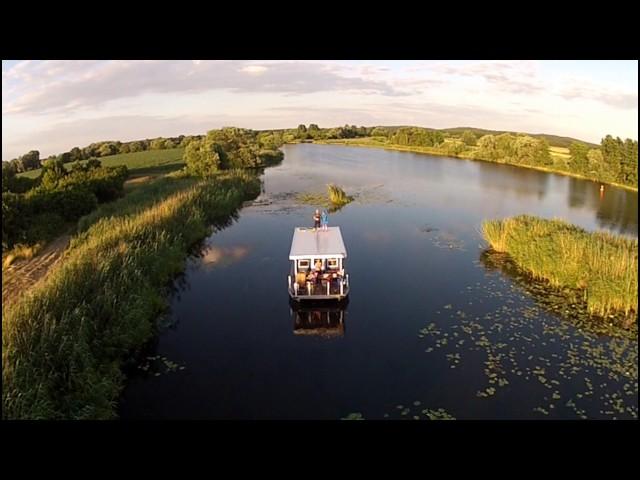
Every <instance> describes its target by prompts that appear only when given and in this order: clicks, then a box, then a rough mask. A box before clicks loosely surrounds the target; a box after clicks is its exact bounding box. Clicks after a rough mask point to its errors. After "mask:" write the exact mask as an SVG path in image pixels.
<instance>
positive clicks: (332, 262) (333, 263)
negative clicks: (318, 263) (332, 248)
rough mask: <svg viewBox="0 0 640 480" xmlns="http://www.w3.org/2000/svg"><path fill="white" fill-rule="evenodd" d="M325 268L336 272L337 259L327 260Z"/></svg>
mask: <svg viewBox="0 0 640 480" xmlns="http://www.w3.org/2000/svg"><path fill="white" fill-rule="evenodd" d="M327 267H328V268H330V269H331V270H337V269H338V259H337V258H329V259H328V260H327Z"/></svg>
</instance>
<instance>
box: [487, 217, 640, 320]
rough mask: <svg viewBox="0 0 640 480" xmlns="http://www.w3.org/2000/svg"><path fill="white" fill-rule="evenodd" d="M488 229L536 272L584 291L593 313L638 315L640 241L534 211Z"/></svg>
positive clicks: (499, 247) (499, 245) (499, 246)
mask: <svg viewBox="0 0 640 480" xmlns="http://www.w3.org/2000/svg"><path fill="white" fill-rule="evenodd" d="M482 233H483V235H484V238H485V239H486V240H487V241H488V242H489V244H490V245H491V247H492V248H493V249H494V250H496V251H499V252H506V253H508V254H509V255H510V256H511V257H512V258H513V260H514V261H515V262H516V264H518V265H519V266H520V267H521V268H523V269H525V270H526V271H528V272H530V273H531V274H532V275H533V276H534V277H536V278H541V279H545V280H547V281H548V282H549V283H550V284H551V285H553V286H556V287H569V288H574V289H578V290H580V291H582V292H583V294H584V299H585V300H586V302H587V306H588V309H589V312H591V314H595V315H600V316H606V315H609V314H613V313H616V312H622V313H625V314H627V315H636V316H637V311H638V241H637V240H634V239H630V238H626V237H623V236H618V235H612V234H610V233H606V232H595V233H590V232H587V231H585V230H583V229H581V228H579V227H576V226H574V225H571V224H569V223H566V222H564V221H562V220H556V219H554V220H546V219H541V218H537V217H533V216H528V215H520V216H518V217H512V218H506V219H503V220H490V221H485V222H484V223H483V224H482Z"/></svg>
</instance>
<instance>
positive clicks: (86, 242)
mask: <svg viewBox="0 0 640 480" xmlns="http://www.w3.org/2000/svg"><path fill="white" fill-rule="evenodd" d="M259 192H260V186H259V180H258V179H257V178H256V176H254V175H250V174H248V173H245V172H229V173H224V174H218V175H216V176H215V177H214V178H212V179H209V180H198V179H195V178H191V177H187V178H179V177H174V178H162V179H160V180H158V181H156V182H152V183H150V184H149V185H145V186H140V187H138V189H137V190H136V191H135V192H132V193H131V194H130V195H127V196H126V197H124V198H122V199H120V200H117V201H116V202H112V203H110V204H106V205H105V206H104V211H103V210H101V209H98V210H96V211H95V212H94V213H92V215H91V218H90V219H86V220H85V221H81V222H80V225H79V227H80V231H81V232H82V233H80V234H79V235H78V236H76V237H75V238H73V239H72V240H71V246H70V248H69V249H68V250H67V252H66V253H65V259H64V262H59V263H58V264H57V265H56V267H55V268H54V269H53V270H52V271H51V272H50V273H49V275H48V276H47V277H46V278H45V279H44V280H43V281H42V282H40V283H38V284H37V285H35V286H34V288H33V290H32V291H31V292H29V294H28V295H25V296H24V297H23V298H22V299H20V300H19V301H18V302H16V303H15V304H13V305H11V307H10V308H7V309H5V308H4V305H3V316H2V329H3V335H2V367H3V368H2V379H3V389H2V401H3V410H2V411H3V414H2V416H3V418H10V419H105V418H113V417H114V416H115V412H114V407H115V404H116V401H117V398H118V396H119V394H120V391H121V388H122V385H123V382H124V376H123V374H122V373H121V368H122V366H123V365H124V363H125V361H126V360H127V358H128V357H129V356H130V354H131V352H132V351H134V350H136V349H137V348H139V347H141V346H142V345H143V344H144V343H145V342H146V341H147V340H148V339H149V338H150V337H151V335H152V334H153V333H154V323H153V322H154V320H155V319H156V317H157V316H158V315H159V314H160V313H161V312H162V311H163V310H164V309H165V308H166V306H167V300H166V298H165V295H164V293H165V290H166V287H167V285H168V283H169V282H170V280H171V279H172V278H173V277H174V276H175V275H176V274H177V273H179V272H180V271H182V270H183V268H184V260H185V258H186V257H187V255H188V254H189V251H190V249H191V247H192V246H193V245H194V244H195V243H196V242H198V241H199V240H201V239H202V238H204V237H205V236H206V235H207V234H208V233H209V232H210V225H211V224H212V223H217V222H223V221H226V220H228V219H229V217H230V216H232V215H233V214H234V213H235V212H236V211H237V209H238V208H239V207H240V206H241V205H242V203H243V202H244V201H245V200H248V199H251V198H255V197H256V196H257V195H258V194H259Z"/></svg>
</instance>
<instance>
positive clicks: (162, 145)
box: [2, 135, 202, 176]
mask: <svg viewBox="0 0 640 480" xmlns="http://www.w3.org/2000/svg"><path fill="white" fill-rule="evenodd" d="M201 137H202V135H179V136H177V137H168V138H165V137H158V138H153V139H144V140H133V141H131V142H120V141H104V142H94V143H92V144H90V145H87V146H86V147H83V148H80V147H74V148H72V149H71V150H69V151H68V152H63V153H60V154H58V155H50V156H49V157H47V158H46V159H44V160H42V159H40V152H39V151H38V150H31V151H30V152H28V153H25V154H24V155H22V156H20V157H17V158H14V159H13V160H10V161H8V162H5V161H3V162H2V172H3V176H4V174H5V170H7V171H12V172H13V173H22V172H28V171H29V170H37V169H38V168H42V165H43V163H44V162H46V161H53V160H59V161H61V162H62V163H71V162H77V161H80V160H89V159H91V158H100V157H107V156H109V155H118V154H121V153H134V152H143V151H146V150H167V149H171V148H183V147H186V145H187V144H188V143H189V142H191V141H192V140H197V139H200V138H201Z"/></svg>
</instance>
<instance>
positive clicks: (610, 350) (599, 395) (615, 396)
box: [407, 256, 638, 419]
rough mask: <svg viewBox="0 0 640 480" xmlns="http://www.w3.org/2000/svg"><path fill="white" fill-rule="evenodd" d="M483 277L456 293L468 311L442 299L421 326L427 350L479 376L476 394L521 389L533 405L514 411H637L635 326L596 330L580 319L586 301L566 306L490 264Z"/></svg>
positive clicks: (618, 414) (560, 414) (544, 288)
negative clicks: (435, 313) (469, 307)
mask: <svg viewBox="0 0 640 480" xmlns="http://www.w3.org/2000/svg"><path fill="white" fill-rule="evenodd" d="M503 257H504V256H503ZM483 263H489V264H491V265H494V264H492V263H491V262H488V260H487V259H486V258H485V259H484V262H483ZM486 276H487V277H488V279H489V281H488V282H487V283H486V284H482V285H481V284H480V283H479V282H478V283H477V284H475V285H474V286H470V287H471V288H469V287H467V288H465V289H464V290H463V291H461V292H460V293H461V294H464V295H465V300H468V301H467V302H466V303H473V304H474V305H475V306H474V311H473V313H471V312H465V311H464V309H465V308H466V306H464V305H460V306H457V305H456V306H454V305H451V304H447V305H444V306H443V307H442V308H441V309H438V312H440V314H439V317H437V318H434V319H433V320H432V321H430V322H429V323H428V324H427V325H426V326H425V327H424V328H422V329H420V330H419V332H418V337H419V338H420V339H421V340H420V341H423V342H426V343H427V346H426V348H425V353H428V354H430V355H441V356H442V357H443V359H445V360H446V361H447V363H448V364H449V365H450V367H454V368H455V369H456V370H457V369H458V368H460V367H465V368H466V374H467V375H469V372H470V371H471V372H474V371H475V372H477V373H476V374H473V373H471V375H472V376H474V377H475V376H477V375H480V377H484V379H485V380H484V382H483V383H484V385H483V386H481V387H480V388H479V389H478V390H477V391H476V398H477V399H478V400H477V401H483V402H487V401H492V399H493V398H498V397H499V398H500V399H502V400H504V399H506V398H509V395H510V394H511V392H512V391H523V390H524V391H527V392H528V394H527V395H528V401H530V402H534V403H537V405H532V406H530V407H528V408H529V410H528V411H527V410H526V407H524V406H523V407H522V408H523V411H522V412H520V414H519V415H518V418H528V417H529V416H532V418H535V416H536V415H537V416H542V417H554V418H572V417H574V418H581V419H585V418H609V419H623V418H637V417H638V340H637V326H634V327H632V328H631V329H629V328H622V327H620V326H619V325H617V324H616V323H614V322H611V323H610V324H609V325H608V327H607V329H602V328H601V327H599V328H597V329H596V328H594V327H593V325H592V323H591V322H588V321H585V316H588V315H589V313H588V311H587V310H586V308H584V307H580V306H579V304H574V306H573V307H572V306H571V305H566V303H565V301H564V298H563V296H562V295H559V294H556V295H555V296H553V295H552V296H551V299H550V296H549V295H548V291H549V290H550V289H551V287H549V285H548V284H546V283H545V282H540V281H539V282H537V283H536V282H535V281H532V280H531V278H530V277H524V276H523V277H514V278H511V277H509V276H506V275H503V274H502V271H500V270H498V269H496V268H495V267H494V268H488V269H487V272H486ZM532 285H533V286H532ZM527 289H528V290H527ZM536 289H537V291H536ZM478 305H481V306H484V305H486V308H485V307H483V308H480V307H478ZM496 305H497V306H496ZM478 355H481V357H480V358H482V356H484V360H483V361H481V362H480V363H478ZM468 358H473V359H474V360H473V362H468V360H467V359H468ZM456 370H453V371H452V372H451V375H455V372H456ZM482 374H484V375H482ZM407 415H409V412H407Z"/></svg>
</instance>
